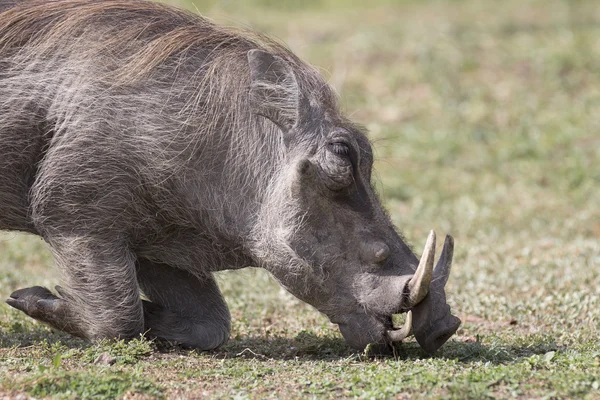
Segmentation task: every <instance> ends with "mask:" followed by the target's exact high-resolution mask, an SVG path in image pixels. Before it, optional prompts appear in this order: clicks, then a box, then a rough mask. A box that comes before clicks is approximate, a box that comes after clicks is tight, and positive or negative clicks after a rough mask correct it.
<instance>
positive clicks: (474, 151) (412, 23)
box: [0, 0, 600, 398]
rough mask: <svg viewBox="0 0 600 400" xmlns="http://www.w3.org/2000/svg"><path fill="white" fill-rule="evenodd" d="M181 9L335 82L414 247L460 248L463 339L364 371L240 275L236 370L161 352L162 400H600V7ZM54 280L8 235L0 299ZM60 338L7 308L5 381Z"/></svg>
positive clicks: (300, 310) (287, 4)
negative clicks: (261, 35)
mask: <svg viewBox="0 0 600 400" xmlns="http://www.w3.org/2000/svg"><path fill="white" fill-rule="evenodd" d="M170 3H172V4H175V5H179V6H183V7H188V8H190V9H192V10H197V11H198V12H200V13H201V14H203V15H205V16H207V17H209V18H211V19H213V20H215V21H216V22H219V23H223V24H227V25H236V26H242V27H247V28H250V29H254V30H258V31H262V32H266V33H268V34H269V35H271V36H274V37H277V38H279V39H280V40H281V41H283V42H285V43H287V44H288V45H289V47H290V48H291V49H292V50H293V51H294V52H296V53H297V54H298V55H299V56H301V57H302V58H303V59H305V60H307V61H309V62H310V63H312V64H314V65H316V66H318V67H319V68H320V69H321V71H322V73H323V75H324V76H325V77H327V79H328V80H329V82H330V84H331V85H332V86H333V87H334V88H335V89H336V90H337V92H338V93H339V95H340V97H341V103H342V105H343V107H344V109H345V110H346V112H347V113H348V114H349V115H350V116H352V118H353V119H354V120H355V121H357V122H360V123H362V124H364V125H365V126H367V127H368V129H369V131H370V138H371V140H372V142H373V145H374V148H375V153H376V157H377V162H376V165H375V169H376V173H375V180H376V182H375V184H376V187H377V189H378V191H379V192H380V194H381V196H382V199H383V201H384V203H385V204H386V206H387V207H388V209H389V211H390V213H391V215H392V218H393V220H394V221H395V223H396V224H397V225H398V227H399V228H400V230H401V231H402V232H403V233H404V235H405V236H406V238H407V239H408V241H409V242H410V243H412V244H413V245H414V247H415V250H416V251H417V252H418V251H419V250H420V249H421V247H422V245H423V243H424V240H425V237H426V234H427V232H428V231H429V230H430V229H435V230H436V231H437V232H438V235H441V234H443V233H450V234H452V235H453V236H454V237H455V240H456V253H455V266H454V269H453V274H452V276H451V279H450V282H449V284H448V289H447V290H448V293H449V301H450V303H451V305H452V307H453V309H454V310H455V312H456V314H457V315H459V316H460V317H461V318H462V319H463V326H462V328H461V329H460V330H459V332H458V333H457V335H456V337H455V338H454V340H453V341H452V342H450V343H449V344H448V345H446V346H445V347H444V349H443V351H441V352H440V354H438V356H437V357H436V358H433V359H425V360H421V358H422V357H423V356H424V354H423V353H420V352H419V350H418V348H417V346H416V344H415V343H414V342H409V343H408V344H407V345H405V346H404V347H403V349H404V350H403V353H401V355H400V359H399V360H393V361H389V360H387V361H385V360H384V361H371V362H367V361H365V360H362V359H361V360H360V362H359V361H356V359H355V358H353V357H355V356H352V352H351V351H350V350H348V349H347V348H345V347H344V345H343V344H342V343H341V341H340V340H339V334H338V333H337V331H336V329H335V327H334V326H332V325H331V324H329V323H328V322H327V320H326V319H325V318H324V317H322V316H321V315H319V314H318V313H317V312H316V311H314V310H312V309H311V308H310V307H308V306H306V305H304V304H303V303H301V302H299V301H297V300H295V299H293V298H292V297H291V296H289V295H288V294H286V293H284V292H283V291H282V290H281V289H279V287H278V286H277V284H275V283H274V282H273V281H272V280H271V279H270V278H269V277H268V276H267V274H266V273H264V272H263V271H259V270H247V271H242V272H237V273H223V274H221V275H220V280H221V286H222V288H223V289H224V292H225V295H226V297H227V299H228V302H229V304H230V307H231V311H232V315H233V318H234V326H233V328H234V331H233V334H232V338H233V340H232V342H231V343H230V344H229V345H228V346H227V347H225V349H224V350H223V353H219V354H220V355H222V356H223V357H224V358H225V359H227V358H233V359H235V360H234V361H235V363H232V364H230V365H229V364H228V367H227V368H229V369H223V367H222V365H221V364H218V362H217V361H215V360H213V359H212V358H211V356H203V355H196V356H194V357H192V356H188V359H187V361H186V362H187V363H189V364H188V365H196V366H198V365H201V366H202V367H201V368H202V370H203V371H204V374H205V375H206V376H205V375H203V376H202V379H203V382H205V384H198V383H197V380H198V379H199V377H198V376H194V375H193V374H191V373H190V372H189V371H188V372H182V371H179V370H177V368H179V367H176V366H174V365H175V364H170V363H173V362H174V361H173V359H171V358H169V355H160V356H158V355H154V356H151V357H162V358H161V362H163V363H164V368H167V369H168V368H169V367H172V368H173V371H172V372H170V373H171V374H172V376H173V377H174V380H173V381H171V380H168V379H165V380H164V381H162V382H160V384H161V385H163V387H164V388H166V389H165V390H166V392H164V393H167V394H168V395H169V396H171V395H173V394H177V393H179V394H181V393H183V392H178V390H180V389H181V388H182V387H183V388H184V389H181V390H184V391H185V390H192V391H194V390H196V391H197V392H195V393H200V394H201V393H205V394H208V395H211V396H221V395H224V396H229V395H234V394H235V395H240V396H250V397H262V396H266V395H268V394H271V395H275V396H278V397H282V396H283V397H288V396H292V397H304V396H308V395H318V396H321V395H322V396H331V397H336V396H353V395H357V396H358V395H362V396H366V397H370V396H372V397H394V396H400V397H401V396H410V397H414V396H420V395H421V396H426V397H429V396H450V397H474V398H480V397H484V396H492V397H508V396H513V395H514V396H522V397H543V396H550V397H552V396H556V397H564V396H575V397H580V396H587V397H589V398H600V393H599V392H598V386H599V382H600V373H599V372H598V369H599V366H600V361H598V360H599V359H600V345H599V344H598V343H599V338H600V288H599V285H598V283H599V276H600V209H599V205H600V162H599V160H600V112H599V110H600V7H598V3H597V2H596V1H593V0H589V1H587V0H577V1H575V0H572V1H566V0H565V1H558V0H544V1H542V0H539V1H535V0H532V1H517V0H508V1H504V2H496V1H476V0H464V1H458V0H455V1H452V0H448V1H411V0H406V1H405V0H396V1H394V0H387V1H386V0H378V1H374V0H372V1H369V2H362V1H343V0H307V1H300V0H296V1H291V0H290V1H276V0H252V1H244V2H242V1H233V0H229V1H225V0H221V1H217V0H214V1H194V2H189V1H171V2H170ZM440 242H441V241H440ZM51 264H52V260H51V257H50V256H49V255H48V253H47V250H46V249H45V246H44V244H43V243H42V242H41V241H40V240H38V239H36V238H32V237H26V236H21V235H17V234H14V233H4V234H0V295H1V296H3V297H6V296H7V295H8V294H9V293H10V291H11V290H13V289H15V288H18V287H23V286H26V285H32V284H42V285H49V286H51V285H53V284H55V283H57V282H58V277H57V274H56V271H54V270H52V269H51V268H48V266H50V265H51ZM55 337H56V338H57V339H53V340H59V339H61V340H63V341H65V340H67V339H66V338H65V337H64V336H61V335H59V334H55V333H50V331H49V330H48V329H47V328H44V327H40V326H39V325H37V324H36V323H33V322H31V321H30V320H28V319H25V318H23V317H22V316H21V315H20V314H18V313H16V312H14V311H13V310H10V309H9V308H8V307H7V306H5V305H2V306H0V344H1V346H0V367H2V368H8V369H7V371H12V372H14V371H22V368H24V367H23V366H22V365H20V364H18V363H16V364H15V365H12V364H10V362H8V361H6V360H8V359H9V358H10V357H12V358H14V357H17V356H18V355H21V356H22V357H24V358H26V356H27V354H28V353H27V352H26V351H24V350H17V349H19V348H20V347H19V346H21V347H22V346H26V345H30V344H32V343H34V344H35V345H34V346H33V348H34V349H36V346H39V345H38V344H36V343H38V341H39V340H50V339H49V338H55ZM15 346H16V347H15ZM80 346H83V345H80ZM42 348H43V346H42ZM246 348H248V349H250V350H248V351H249V352H246V351H245V350H244V349H246ZM40 351H41V350H40ZM244 352H245V353H244ZM242 353H243V354H245V355H243V356H240V354H242ZM255 353H256V354H258V356H256V357H253V356H250V357H249V358H246V355H248V354H250V355H252V354H255ZM42 354H45V353H43V352H42ZM52 354H54V353H52ZM256 354H255V355H256ZM3 355H4V357H5V358H4V361H2V356H3ZM9 356H10V357H9ZM240 358H241V359H240ZM359 358H360V357H359ZM33 359H34V361H33V363H34V364H35V362H38V363H41V364H44V362H47V360H46V361H45V359H44V357H43V356H40V357H39V358H37V359H36V358H35V357H33ZM144 360H145V359H144ZM211 360H212V361H211ZM274 360H275V361H274ZM323 360H326V362H325V363H324V361H323ZM155 361H156V360H153V361H152V362H155ZM219 362H220V361H219ZM218 365H221V367H218ZM77 366H78V367H79V368H87V367H86V364H85V362H84V361H81V363H80V364H77ZM299 366H301V367H302V368H301V369H302V371H304V374H302V373H301V372H302V371H298V367H299ZM372 367H373V368H375V369H373V368H372ZM20 368H21V369H20ZM148 368H149V372H148V371H146V372H145V374H146V375H145V376H149V377H151V379H154V375H153V372H152V371H153V370H152V368H150V367H148ZM181 368H183V367H181ZM219 368H221V369H219ZM415 370H417V371H420V373H421V376H415V374H414V371H415ZM177 371H179V372H177ZM215 371H217V372H215ZM249 371H250V372H249ZM163 372H164V371H163ZM186 374H187V375H186ZM207 376H208V377H207ZM215 376H217V377H215ZM34 377H35V375H34ZM5 379H6V380H5V381H4V382H5V385H7V387H17V386H18V382H21V381H16V382H17V383H15V381H14V379H13V378H10V379H8V378H5ZM32 379H33V378H32ZM149 379H150V378H149ZM194 379H196V381H195V380H194ZM302 379H304V380H302ZM175 381H177V382H184V383H181V384H174V382H175ZM0 382H2V381H0ZM11 382H12V383H11ZM194 382H196V383H194ZM206 382H208V383H206ZM346 382H352V385H350V386H348V385H346V384H345V383H346ZM11 385H12V386H11ZM1 387H2V386H0V388H1ZM0 392H1V391H0ZM463 395H464V396H463Z"/></svg>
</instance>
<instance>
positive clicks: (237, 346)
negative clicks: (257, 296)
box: [0, 327, 566, 364]
mask: <svg viewBox="0 0 600 400" xmlns="http://www.w3.org/2000/svg"><path fill="white" fill-rule="evenodd" d="M43 342H45V343H46V344H49V345H52V344H54V343H61V344H62V345H63V346H66V347H68V348H79V349H87V348H89V347H90V346H93V344H91V343H90V342H88V341H85V340H83V339H78V338H75V337H73V336H70V335H68V334H65V333H62V332H57V331H50V330H48V329H46V328H44V327H39V328H34V329H28V330H26V331H23V332H6V331H3V330H0V348H24V347H29V346H34V345H36V344H40V343H43ZM153 347H154V349H155V350H156V351H158V352H162V353H181V354H189V352H190V350H186V349H183V348H181V347H180V346H177V345H174V344H170V343H165V342H161V341H154V344H153ZM557 350H558V351H560V350H566V348H564V347H559V346H557V345H556V343H555V342H554V341H553V340H543V341H539V340H534V339H532V343H530V344H528V345H525V346H516V345H510V344H497V345H490V346H488V345H484V344H482V343H480V342H473V343H465V342H458V341H454V340H451V341H449V342H448V343H446V344H445V345H444V346H443V347H442V349H441V350H439V351H438V352H437V353H436V354H434V355H433V356H431V355H429V354H427V353H426V352H425V351H423V350H422V349H421V347H420V346H419V345H418V344H417V343H416V342H414V341H409V342H406V343H400V344H397V345H395V347H394V349H392V350H391V351H388V352H385V351H384V352H380V351H377V350H375V351H372V352H370V353H369V354H365V353H364V352H357V351H356V350H354V349H352V348H351V347H349V346H348V345H347V344H346V343H345V342H344V340H343V339H342V338H339V337H335V336H318V335H316V334H314V333H310V332H305V331H302V332H300V333H299V334H298V335H296V337H294V338H290V337H287V336H271V337H264V336H260V337H257V336H248V337H236V338H232V339H230V340H229V342H228V343H226V344H225V345H224V346H222V347H221V348H219V349H217V350H214V351H210V352H201V351H198V350H192V351H193V352H195V353H197V354H210V355H211V356H213V357H215V358H221V359H232V358H243V359H255V360H296V359H304V360H320V361H337V360H340V359H343V358H355V359H356V360H367V359H374V358H377V359H385V360H397V361H411V360H421V359H428V358H430V359H438V360H444V359H446V360H455V361H457V362H459V363H465V364H468V363H472V362H486V363H492V364H507V363H513V362H517V361H519V360H521V359H523V358H527V357H531V356H533V355H543V354H546V353H548V352H550V351H557Z"/></svg>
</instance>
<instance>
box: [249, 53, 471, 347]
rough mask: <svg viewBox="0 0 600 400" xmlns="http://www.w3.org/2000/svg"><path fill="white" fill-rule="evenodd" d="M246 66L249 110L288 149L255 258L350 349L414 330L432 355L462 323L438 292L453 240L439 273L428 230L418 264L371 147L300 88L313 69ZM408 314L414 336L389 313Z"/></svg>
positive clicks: (319, 91)
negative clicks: (378, 184) (380, 183)
mask: <svg viewBox="0 0 600 400" xmlns="http://www.w3.org/2000/svg"><path fill="white" fill-rule="evenodd" d="M248 60H249V64H250V69H251V85H250V87H251V91H250V98H251V101H252V103H253V107H254V109H255V112H256V113H258V114H260V115H262V116H264V117H266V118H267V119H269V120H270V121H272V122H273V123H275V124H276V125H277V126H278V127H279V129H280V130H281V132H282V133H283V137H284V143H285V146H286V152H285V160H284V161H283V162H282V163H281V168H280V171H278V172H277V173H275V175H274V177H273V179H272V183H271V185H270V189H269V195H268V196H267V200H266V201H265V204H264V205H263V208H262V213H261V216H260V217H259V218H260V223H258V224H257V225H258V226H260V227H261V230H263V236H265V235H266V237H265V238H264V239H263V240H262V241H261V242H262V243H261V246H260V248H261V251H262V254H259V256H258V258H259V259H261V260H263V264H264V265H265V267H266V268H267V269H269V270H270V271H271V272H272V274H273V275H274V276H275V277H276V279H278V280H279V281H280V282H281V283H282V285H284V287H286V288H287V289H288V290H289V291H290V292H291V293H292V294H294V295H295V296H297V297H298V298H300V299H302V300H304V301H306V302H307V303H309V304H311V305H313V306H314V307H316V308H317V309H318V310H320V311H321V312H323V313H325V314H326V315H327V316H328V317H329V318H330V320H331V321H332V322H333V323H336V324H338V325H339V328H340V330H341V332H342V334H343V336H344V338H345V339H346V341H347V342H348V343H349V344H350V345H351V346H352V347H354V348H356V349H363V348H365V346H366V345H367V344H370V343H376V344H389V343H391V342H394V341H401V340H403V339H404V338H405V337H406V336H408V335H409V334H410V333H411V331H412V332H414V334H415V336H416V339H417V341H418V342H419V344H420V345H421V346H422V347H423V348H424V349H425V350H426V351H428V352H430V353H432V352H434V351H436V350H437V349H438V348H439V347H440V346H441V345H442V344H444V343H445V342H446V340H448V338H449V337H450V336H452V335H453V334H454V332H455V331H456V330H457V329H458V326H459V325H460V320H459V319H458V318H456V317H454V316H453V315H452V314H451V313H450V307H449V306H448V305H447V304H446V295H445V292H444V285H445V283H446V281H447V279H448V274H449V272H450V265H451V262H452V252H453V241H452V238H451V237H447V239H446V243H445V245H444V250H443V252H442V256H441V258H440V260H439V262H438V263H437V267H436V269H435V270H434V268H433V264H434V252H435V234H434V233H433V232H431V233H430V235H429V238H428V239H427V244H426V245H425V250H424V252H423V255H422V256H421V258H420V260H419V259H417V257H415V255H414V254H413V253H412V251H411V250H410V249H409V247H408V246H407V245H406V244H405V243H404V241H403V240H402V238H401V237H400V235H399V234H398V233H397V232H396V230H395V228H394V226H393V225H392V223H391V221H390V219H389V217H388V215H387V214H386V212H385V211H384V209H383V208H382V206H381V204H380V201H379V199H378V198H377V196H376V194H375V192H374V190H373V188H372V186H371V171H372V164H373V154H372V149H371V145H370V143H369V141H368V140H367V139H366V137H365V135H364V133H363V132H362V131H361V130H360V129H359V128H358V127H356V125H354V124H352V123H351V122H349V121H348V120H347V119H345V118H344V117H342V116H341V114H340V112H339V111H338V108H337V105H336V102H335V100H333V98H334V96H333V95H331V93H330V89H329V88H328V87H327V86H326V85H323V87H314V85H313V87H311V86H310V83H306V82H310V79H308V78H306V76H305V75H307V74H309V72H307V71H304V70H303V69H302V66H301V65H300V66H298V65H293V66H292V64H294V63H295V61H294V60H284V59H283V58H280V57H278V56H274V55H272V54H270V53H268V52H265V51H261V50H252V51H250V52H249V53H248ZM305 68H306V67H305ZM303 74H304V75H303ZM264 232H269V233H264ZM409 311H412V321H414V322H413V324H412V329H411V326H410V324H411V318H410V315H409V317H408V318H407V324H406V325H405V326H404V327H403V328H401V329H397V330H396V329H394V328H393V327H392V315H393V314H398V313H404V312H409Z"/></svg>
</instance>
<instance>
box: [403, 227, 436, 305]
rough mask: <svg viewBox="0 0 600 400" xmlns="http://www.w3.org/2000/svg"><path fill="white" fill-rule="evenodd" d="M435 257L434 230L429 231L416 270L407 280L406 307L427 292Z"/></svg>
mask: <svg viewBox="0 0 600 400" xmlns="http://www.w3.org/2000/svg"><path fill="white" fill-rule="evenodd" d="M434 258H435V232H434V231H430V232H429V236H427V242H426V243H425V249H424V250H423V255H422V256H421V260H420V261H419V266H418V267H417V271H416V272H415V274H414V275H413V277H412V278H411V279H410V282H408V308H412V307H414V306H415V305H417V304H419V303H420V302H421V300H423V299H424V298H425V296H427V293H429V284H430V283H431V278H432V276H433V259H434Z"/></svg>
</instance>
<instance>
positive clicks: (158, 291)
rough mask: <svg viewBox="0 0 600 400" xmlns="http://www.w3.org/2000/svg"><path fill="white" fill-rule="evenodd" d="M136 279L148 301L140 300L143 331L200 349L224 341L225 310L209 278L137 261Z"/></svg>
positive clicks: (227, 320)
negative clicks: (144, 329)
mask: <svg viewBox="0 0 600 400" xmlns="http://www.w3.org/2000/svg"><path fill="white" fill-rule="evenodd" d="M137 276H138V280H139V284H140V287H141V289H142V291H143V293H144V294H145V295H146V296H147V297H148V298H149V299H150V300H151V302H149V301H144V320H145V325H146V326H145V328H146V330H148V331H149V334H150V335H152V336H156V337H159V338H163V339H167V340H170V341H175V342H178V343H181V344H182V345H184V346H186V347H194V348H198V349H202V350H212V349H215V348H217V347H219V346H220V345H222V344H223V343H225V342H226V341H227V339H228V338H229V331H230V327H231V325H230V315H229V309H228V308H227V304H226V303H225V300H224V299H223V296H222V295H221V292H220V290H219V288H218V286H217V283H216V282H215V280H214V278H213V277H212V276H211V275H207V276H206V277H203V278H202V279H199V278H197V277H196V276H194V275H192V274H190V273H188V272H186V271H183V270H180V269H176V268H173V267H170V266H168V265H165V264H158V263H153V262H150V261H148V260H139V262H138V271H137Z"/></svg>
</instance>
